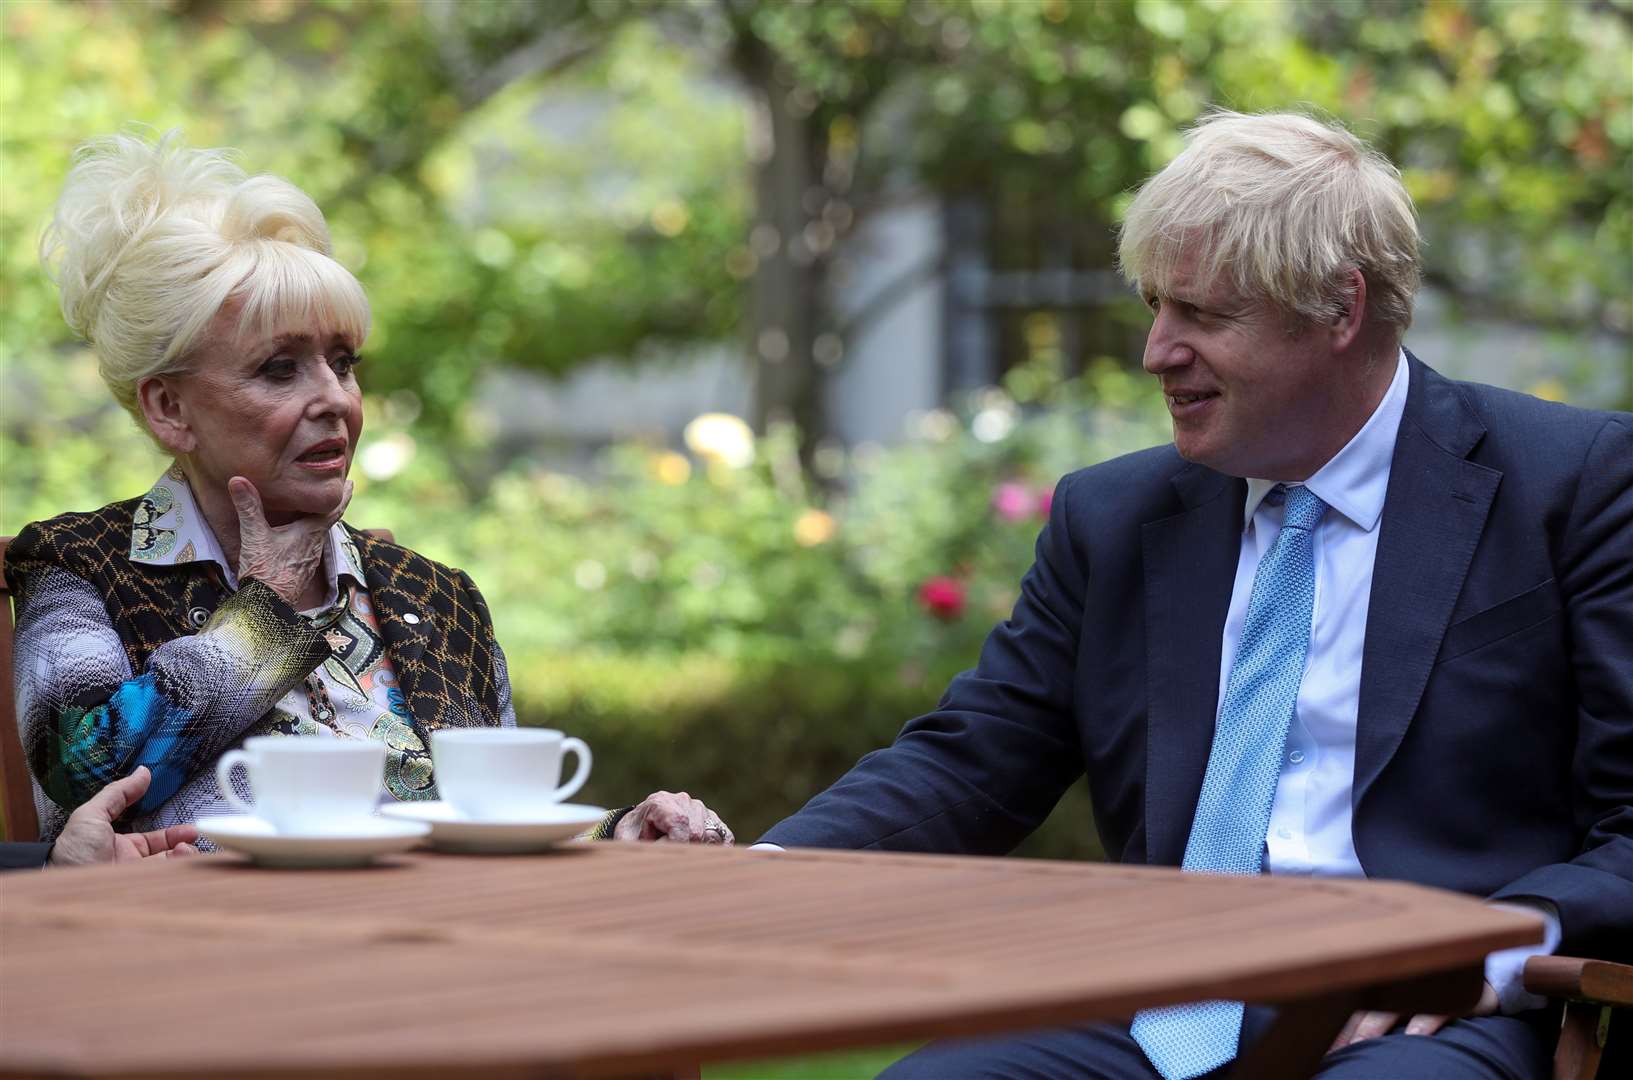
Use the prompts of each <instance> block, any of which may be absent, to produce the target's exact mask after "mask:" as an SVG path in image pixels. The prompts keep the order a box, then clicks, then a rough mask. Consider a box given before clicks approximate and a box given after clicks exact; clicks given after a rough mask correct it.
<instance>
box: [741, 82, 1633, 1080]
mask: <svg viewBox="0 0 1633 1080" xmlns="http://www.w3.org/2000/svg"><path fill="white" fill-rule="evenodd" d="M1120 256H1121V260H1122V264H1123V268H1124V272H1125V274H1126V275H1127V276H1128V277H1129V278H1130V279H1131V281H1132V282H1133V283H1134V285H1135V286H1136V288H1137V289H1138V290H1139V291H1140V294H1141V295H1142V296H1143V297H1144V298H1145V299H1146V301H1147V303H1148V304H1149V305H1150V307H1151V310H1152V313H1153V322H1152V326H1151V332H1150V337H1149V339H1148V341H1147V344H1146V349H1145V358H1144V364H1145V368H1146V370H1147V371H1148V372H1150V373H1151V374H1152V375H1154V376H1155V377H1156V378H1157V380H1158V381H1159V382H1160V383H1161V390H1162V393H1163V394H1164V396H1165V398H1166V400H1167V404H1168V408H1169V411H1170V413H1171V415H1172V419H1173V426H1174V443H1173V444H1172V445H1170V446H1164V447H1158V448H1155V449H1151V450H1146V451H1143V452H1140V453H1136V454H1130V455H1128V456H1126V457H1122V458H1118V459H1115V460H1113V461H1109V462H1106V463H1104V464H1101V465H1098V466H1095V467H1093V468H1089V469H1084V470H1082V471H1080V472H1076V473H1073V474H1072V475H1070V476H1068V477H1066V478H1065V479H1064V480H1062V481H1061V483H1060V484H1059V486H1058V487H1057V488H1056V490H1055V497H1054V502H1053V506H1052V509H1051V512H1050V519H1049V523H1048V525H1047V527H1046V528H1045V529H1044V530H1043V533H1042V535H1041V536H1040V537H1039V539H1038V544H1037V554H1036V561H1035V563H1034V565H1033V567H1032V569H1031V570H1030V571H1029V572H1028V574H1027V575H1026V578H1025V580H1024V581H1023V582H1022V585H1021V596H1020V599H1019V601H1018V602H1017V604H1016V607H1015V610H1014V613H1013V614H1012V615H1011V617H1010V618H1009V620H1008V621H1006V622H1005V623H1003V624H1002V625H1000V626H998V627H997V628H996V629H995V630H994V631H993V632H992V634H991V636H990V637H989V638H988V639H987V642H986V645H985V646H984V647H983V649H982V652H981V657H980V660H979V663H978V665H977V666H976V668H975V669H974V670H973V671H969V672H966V673H965V674H963V675H961V676H959V677H958V678H957V679H955V680H954V681H953V683H952V685H951V686H950V687H949V688H948V690H947V692H946V695H945V696H944V697H943V699H942V701H941V704H940V706H939V707H938V708H937V709H936V710H935V711H934V712H931V713H929V714H927V715H925V716H921V717H919V718H918V719H916V720H913V721H912V722H910V723H909V724H907V726H906V727H905V728H904V729H903V730H902V732H901V734H900V736H898V738H897V739H896V741H895V743H894V744H893V745H892V746H890V747H889V748H887V749H883V750H880V751H877V752H875V753H873V754H870V755H868V756H867V757H865V758H863V759H862V760H861V761H860V762H859V763H858V764H857V765H856V766H855V767H854V768H853V769H852V770H851V771H850V772H848V773H847V774H846V775H845V776H844V777H842V778H841V779H840V780H839V781H838V782H836V783H835V784H834V785H833V786H832V787H831V788H829V789H828V790H827V791H825V792H823V793H822V794H820V795H818V796H817V797H816V798H815V799H813V800H812V801H811V802H810V803H809V804H808V805H807V806H806V807H805V808H804V809H802V810H801V811H800V812H799V813H797V814H795V815H794V816H793V817H791V818H788V819H787V820H785V821H783V822H782V823H781V824H779V825H777V826H776V827H775V828H773V829H772V830H771V831H770V832H769V833H768V834H767V835H766V837H765V838H764V842H766V843H770V844H777V845H783V846H789V847H792V846H814V847H848V848H879V849H890V850H903V851H937V852H962V853H980V854H1001V853H1005V852H1008V851H1009V850H1011V849H1012V848H1013V847H1014V846H1015V845H1016V844H1017V843H1018V842H1019V841H1020V840H1021V839H1022V838H1023V837H1025V836H1026V835H1027V834H1028V833H1029V832H1031V831H1032V830H1033V829H1034V828H1035V827H1036V826H1037V825H1038V824H1039V823H1040V822H1042V821H1043V819H1044V818H1045V816H1047V815H1048V813H1049V811H1050V809H1051V808H1052V807H1053V806H1054V805H1055V803H1056V801H1057V800H1058V798H1059V797H1060V795H1061V793H1062V792H1063V791H1064V790H1065V789H1066V788H1067V787H1068V786H1069V785H1070V784H1071V783H1072V782H1073V781H1075V780H1076V779H1077V778H1078V777H1079V776H1081V775H1082V774H1083V773H1084V772H1085V771H1086V772H1087V774H1088V779H1089V789H1090V793H1091V798H1092V800H1093V804H1094V810H1095V824H1096V826H1097V827H1098V829H1099V831H1100V835H1101V839H1102V840H1103V842H1104V844H1105V848H1106V851H1107V853H1108V855H1109V856H1110V857H1111V858H1113V859H1117V860H1121V861H1124V862H1133V863H1149V864H1154V865H1167V866H1184V867H1185V868H1187V869H1194V870H1199V871H1213V872H1230V873H1257V872H1269V873H1282V874H1301V875H1346V876H1361V875H1365V876H1368V877H1377V878H1396V879H1404V880H1408V881H1414V882H1420V883H1423V884H1428V885H1435V886H1441V887H1445V888H1450V889H1457V890H1460V891H1463V892H1467V893H1472V894H1475V895H1478V896H1482V897H1486V898H1489V899H1490V900H1491V901H1493V902H1502V903H1509V904H1514V905H1518V906H1523V907H1525V908H1526V909H1528V910H1530V911H1533V912H1536V913H1537V914H1538V915H1540V916H1541V917H1542V919H1543V920H1544V921H1545V923H1546V932H1547V941H1546V943H1545V944H1544V945H1543V946H1541V947H1539V948H1537V949H1530V950H1510V951H1509V952H1508V953H1499V954H1494V955H1493V957H1492V958H1491V959H1490V960H1489V961H1488V963H1487V984H1488V985H1487V987H1486V993H1485V997H1484V998H1483V999H1482V1001H1481V1003H1480V1005H1479V1006H1478V1007H1477V1008H1476V1009H1475V1010H1474V1015H1471V1016H1470V1017H1465V1018H1459V1019H1454V1020H1451V1021H1448V1020H1447V1018H1443V1017H1430V1016H1417V1017H1395V1016H1390V1015H1383V1014H1375V1013H1368V1014H1359V1015H1357V1016H1356V1017H1355V1018H1353V1019H1352V1020H1351V1022H1350V1024H1349V1025H1348V1026H1347V1027H1346V1028H1345V1030H1344V1032H1343V1034H1342V1035H1341V1036H1340V1038H1339V1040H1338V1043H1337V1045H1336V1046H1335V1048H1334V1051H1333V1052H1332V1053H1331V1054H1330V1055H1329V1056H1328V1058H1327V1060H1326V1063H1325V1065H1324V1067H1323V1071H1322V1072H1321V1074H1320V1075H1321V1076H1323V1077H1435V1078H1440V1077H1470V1078H1491V1077H1529V1076H1542V1075H1546V1070H1547V1064H1546V1063H1547V1059H1548V1056H1549V1053H1550V1050H1551V1045H1552V1039H1553V1034H1554V1031H1552V1030H1550V1029H1549V1018H1548V1017H1547V1015H1546V1013H1545V1011H1544V1010H1543V1009H1542V1008H1541V1006H1542V1005H1543V1004H1544V1002H1542V1000H1541V999H1537V998H1533V997H1531V996H1530V995H1528V994H1526V993H1525V991H1524V989H1523V987H1522V986H1521V985H1520V979H1519V973H1520V967H1521V966H1522V964H1523V961H1524V959H1525V957H1526V955H1527V954H1528V953H1532V952H1537V951H1543V950H1551V949H1555V948H1562V949H1563V950H1564V951H1567V952H1569V953H1572V954H1577V955H1588V956H1611V957H1617V956H1618V954H1621V955H1623V956H1625V953H1626V951H1627V950H1628V949H1629V948H1630V945H1633V806H1630V803H1633V415H1629V414H1626V413H1607V412H1589V411H1585V410H1581V409H1574V408H1569V407H1566V406H1563V405H1558V404H1551V403H1548V402H1543V401H1539V400H1537V399H1535V398H1531V397H1526V396H1524V395H1521V394H1515V393H1510V392H1507V391H1503V390H1498V389H1494V388H1491V387H1487V386H1480V385H1476V384H1472V383H1458V382H1452V381H1450V380H1447V379H1445V378H1443V377H1442V376H1440V375H1438V374H1437V373H1435V372H1434V371H1433V370H1432V369H1430V368H1429V367H1427V366H1425V365H1424V364H1423V363H1421V362H1420V361H1418V360H1417V359H1416V358H1415V357H1413V356H1411V355H1410V354H1409V353H1407V352H1405V351H1404V350H1403V348H1402V346H1401V341H1402V336H1403V334H1404V333H1405V331H1406V328H1407V326H1408V325H1409V324H1410V321H1411V310H1412V297H1413V294H1414V292H1415V290H1416V287H1417V284H1418V279H1419V261H1418V233H1417V226H1416V221H1415V217H1414V213H1413V209H1412V206H1411V202H1410V199H1409V198H1408V196H1407V194H1406V191H1405V189H1404V188H1403V187H1402V185H1401V183H1400V179H1399V175H1398V173H1397V172H1396V170H1395V169H1394V168H1393V166H1391V165H1390V164H1389V163H1388V162H1387V161H1385V160H1384V159H1383V158H1382V157H1380V156H1379V155H1377V154H1376V153H1375V152H1373V151H1371V150H1370V149H1368V148H1367V147H1366V146H1365V145H1364V144H1362V143H1361V142H1359V141H1358V140H1356V139H1355V138H1354V137H1352V136H1351V135H1349V134H1348V133H1346V132H1344V131H1342V130H1338V129H1335V128H1333V127H1330V126H1327V125H1325V124H1321V123H1318V122H1316V121H1314V120H1311V119H1308V118H1306V117H1301V116H1291V115H1266V116H1241V115H1236V114H1229V113H1220V114H1217V115H1214V116H1211V117H1209V118H1208V119H1206V120H1205V121H1203V122H1202V123H1201V124H1199V125H1198V126H1197V127H1196V128H1194V129H1193V130H1192V131H1191V132H1190V133H1189V135H1188V137H1187V146H1186V149H1185V151H1184V152H1183V153H1182V154H1181V155H1180V156H1179V157H1178V158H1176V159H1175V160H1174V161H1173V163H1171V164H1170V165H1169V166H1168V167H1167V168H1165V169H1164V170H1162V172H1160V173H1159V174H1157V175H1156V176H1155V177H1153V178H1152V179H1151V180H1150V181H1148V182H1147V183H1146V185H1145V186H1144V187H1142V188H1141V190H1140V192H1139V194H1138V195H1137V197H1136V198H1135V200H1134V202H1133V204H1132V206H1131V208H1130V210H1129V213H1128V216H1127V219H1126V221H1125V224H1124V227H1123V233H1122V237H1121V247H1120ZM1262 1020H1263V1017H1262V1015H1260V1014H1259V1012H1258V1011H1257V1010H1252V1009H1250V1010H1247V1011H1246V1014H1245V1017H1244V1014H1243V1011H1242V1009H1241V1008H1240V1006H1236V1005H1235V1004H1234V1003H1211V1004H1208V1005H1199V1006H1187V1007H1181V1008H1177V1009H1170V1010H1148V1011H1147V1012H1146V1013H1142V1014H1140V1016H1139V1017H1136V1019H1135V1021H1134V1023H1133V1026H1132V1029H1131V1027H1130V1025H1128V1024H1123V1025H1093V1026H1089V1027H1084V1028H1078V1029H1072V1030H1066V1031H1057V1032H1047V1033H1042V1034H1037V1035H1032V1036H1024V1037H1016V1038H1009V1039H996V1040H982V1041H973V1042H967V1043H944V1044H934V1045H932V1046H930V1047H927V1048H926V1049H925V1050H922V1051H920V1052H919V1053H917V1054H914V1055H912V1056H910V1057H908V1058H906V1059H904V1060H903V1061H902V1062H899V1063H898V1064H897V1065H896V1066H893V1067H892V1069H891V1070H890V1071H889V1073H888V1075H889V1076H890V1077H891V1078H892V1080H897V1078H908V1077H912V1078H921V1077H922V1078H932V1077H933V1078H947V1077H959V1078H963V1077H1047V1078H1051V1080H1053V1078H1069V1077H1117V1078H1122V1077H1140V1078H1150V1077H1153V1076H1163V1077H1166V1078H1168V1080H1179V1078H1185V1077H1192V1076H1198V1075H1212V1074H1215V1073H1222V1072H1224V1071H1225V1070H1227V1069H1228V1068H1229V1064H1230V1062H1231V1061H1232V1060H1233V1059H1234V1057H1235V1055H1236V1054H1237V1052H1238V1050H1239V1047H1240V1045H1241V1043H1242V1042H1244V1041H1249V1040H1251V1039H1252V1038H1253V1037H1254V1036H1255V1034H1256V1033H1257V1032H1258V1031H1261V1030H1262V1027H1263V1024H1262ZM1555 1022H1556V1023H1557V1017H1555Z"/></svg>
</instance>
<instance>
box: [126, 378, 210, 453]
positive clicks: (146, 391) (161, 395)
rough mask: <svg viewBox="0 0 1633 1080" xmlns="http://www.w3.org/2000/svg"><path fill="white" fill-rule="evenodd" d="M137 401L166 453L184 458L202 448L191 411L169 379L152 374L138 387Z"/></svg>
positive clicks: (137, 385) (149, 426)
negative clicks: (190, 415)
mask: <svg viewBox="0 0 1633 1080" xmlns="http://www.w3.org/2000/svg"><path fill="white" fill-rule="evenodd" d="M136 401H137V403H138V404H140V405H141V406H142V416H143V417H144V418H145V419H146V420H147V426H148V429H149V430H150V431H152V432H153V435H154V437H155V438H157V439H158V440H159V443H160V445H162V446H163V447H164V448H165V449H166V450H168V451H170V452H171V453H172V454H177V455H181V454H191V453H192V452H193V451H194V450H195V449H197V448H198V436H196V435H194V434H193V429H192V426H191V425H189V424H188V422H187V409H186V407H185V406H184V405H183V404H182V400H181V397H180V395H179V394H177V393H176V387H175V385H174V384H173V383H172V382H171V381H170V380H169V379H167V378H166V377H165V376H163V375H149V376H148V377H147V378H145V379H143V380H141V381H140V382H138V383H137V384H136Z"/></svg>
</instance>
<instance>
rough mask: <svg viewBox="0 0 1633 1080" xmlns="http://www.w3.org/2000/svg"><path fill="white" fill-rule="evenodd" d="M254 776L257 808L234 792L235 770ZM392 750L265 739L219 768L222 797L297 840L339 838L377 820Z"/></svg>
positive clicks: (363, 743) (312, 739)
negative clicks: (239, 768)
mask: <svg viewBox="0 0 1633 1080" xmlns="http://www.w3.org/2000/svg"><path fill="white" fill-rule="evenodd" d="M239 765H242V766H243V767H244V769H245V770H246V771H247V772H248V773H249V786H250V791H251V792H253V794H254V796H255V802H254V803H253V804H252V803H247V802H245V801H244V800H243V799H241V798H239V797H238V793H237V792H236V791H234V790H233V787H232V782H231V776H230V774H231V773H232V770H233V769H234V768H235V767H237V766H239ZM385 771H386V746H385V743H382V742H376V741H375V740H373V739H331V738H327V737H324V736H320V735H302V736H292V735H260V736H257V737H255V738H253V739H246V740H245V741H244V748H243V749H242V750H229V751H227V752H226V753H225V754H222V755H221V760H220V761H218V762H217V763H216V767H215V778H216V783H217V784H219V785H220V787H221V794H222V796H223V797H224V798H225V799H226V800H227V801H228V802H229V803H231V804H232V805H233V806H235V807H237V808H238V809H239V810H240V811H242V812H243V813H246V814H249V815H251V816H253V817H258V818H260V819H261V820H262V821H265V822H267V823H268V824H270V825H271V826H272V827H273V828H274V829H276V830H277V831H278V832H280V833H288V834H290V835H293V836H301V835H308V836H310V835H331V836H332V835H336V834H341V833H346V832H349V831H351V830H354V829H356V828H357V827H358V824H359V822H360V821H362V822H365V823H366V819H368V817H369V816H370V815H371V814H373V812H374V807H375V805H376V804H377V803H378V802H379V801H380V786H381V784H382V783H383V782H384V781H385Z"/></svg>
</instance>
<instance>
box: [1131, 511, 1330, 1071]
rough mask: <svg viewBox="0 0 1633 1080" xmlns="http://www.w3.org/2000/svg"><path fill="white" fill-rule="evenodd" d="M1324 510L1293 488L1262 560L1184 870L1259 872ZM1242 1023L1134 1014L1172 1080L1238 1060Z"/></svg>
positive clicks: (1214, 1006) (1184, 1009) (1174, 1010)
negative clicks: (1318, 525)
mask: <svg viewBox="0 0 1633 1080" xmlns="http://www.w3.org/2000/svg"><path fill="white" fill-rule="evenodd" d="M1279 490H1280V489H1278V491H1279ZM1269 497H1270V498H1274V497H1275V493H1274V492H1273V493H1272V495H1271V496H1269ZM1326 510H1327V504H1326V503H1324V502H1322V501H1321V499H1320V498H1319V497H1317V496H1316V495H1315V494H1313V493H1312V492H1311V491H1310V490H1309V489H1308V488H1305V487H1303V486H1299V487H1294V488H1291V489H1288V491H1287V511H1286V518H1285V520H1284V521H1283V523H1282V527H1281V534H1280V535H1279V536H1277V537H1276V542H1275V543H1274V544H1272V545H1271V546H1270V550H1269V551H1267V552H1265V554H1264V558H1262V559H1260V560H1259V569H1258V571H1257V572H1256V573H1255V574H1254V576H1253V593H1252V595H1251V596H1250V597H1249V598H1248V603H1247V617H1246V619H1245V620H1244V621H1243V623H1242V641H1241V644H1240V645H1239V646H1238V647H1237V650H1236V658H1235V660H1233V661H1232V663H1231V665H1230V678H1229V679H1228V680H1227V681H1226V683H1225V700H1224V702H1223V704H1221V705H1220V708H1219V721H1218V723H1217V724H1216V725H1215V726H1214V732H1213V750H1212V751H1211V752H1209V754H1208V770H1207V772H1206V773H1205V774H1203V777H1202V794H1201V796H1200V797H1199V798H1198V799H1197V803H1196V816H1195V817H1194V818H1192V819H1191V838H1190V840H1189V841H1188V842H1187V843H1186V845H1185V861H1184V862H1183V863H1182V864H1181V866H1182V868H1183V869H1186V870H1199V871H1206V872H1210V873H1215V874H1257V873H1258V872H1259V870H1260V868H1261V867H1262V865H1263V861H1264V838H1265V832H1266V830H1267V829H1268V828H1269V826H1270V806H1271V804H1272V802H1274V800H1275V795H1276V779H1277V777H1279V776H1280V775H1281V757H1282V751H1283V750H1284V748H1285V747H1286V743H1287V725H1288V724H1289V723H1290V722H1291V721H1292V719H1293V710H1294V708H1295V706H1296V705H1297V703H1298V687H1299V682H1300V681H1301V680H1302V679H1303V678H1304V659H1305V657H1306V656H1307V655H1308V653H1309V651H1310V613H1311V610H1312V609H1313V608H1314V606H1315V557H1314V554H1313V548H1314V540H1313V536H1312V534H1313V532H1314V530H1315V527H1316V523H1317V522H1319V521H1320V520H1321V515H1322V514H1324V513H1326ZM1241 1029H1242V1003H1241V1002H1240V1001H1203V1002H1197V1003H1196V1004H1193V1005H1173V1006H1169V1007H1167V1008H1162V1009H1146V1010H1144V1011H1142V1012H1140V1013H1138V1014H1137V1015H1136V1016H1135V1017H1134V1024H1133V1026H1132V1028H1131V1032H1132V1034H1133V1036H1134V1041H1135V1042H1137V1043H1139V1044H1140V1049H1142V1050H1144V1051H1145V1056H1146V1057H1148V1058H1150V1059H1151V1064H1152V1065H1154V1066H1156V1069H1157V1071H1158V1072H1159V1073H1161V1074H1162V1075H1163V1076H1164V1077H1166V1078H1167V1080H1187V1078H1189V1077H1193V1076H1201V1075H1202V1074H1203V1073H1205V1072H1208V1071H1209V1070H1211V1069H1217V1068H1218V1067H1219V1066H1221V1065H1223V1064H1224V1063H1225V1062H1227V1061H1229V1060H1231V1059H1232V1058H1234V1057H1235V1056H1236V1043H1237V1039H1238V1038H1239V1037H1240V1035H1241Z"/></svg>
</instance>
